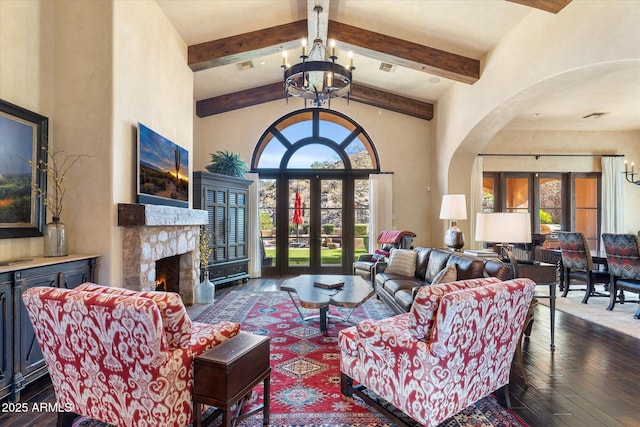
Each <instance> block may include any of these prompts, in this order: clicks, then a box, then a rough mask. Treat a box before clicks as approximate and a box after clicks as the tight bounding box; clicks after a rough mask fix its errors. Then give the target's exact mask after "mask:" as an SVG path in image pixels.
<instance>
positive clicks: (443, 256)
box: [424, 250, 451, 284]
mask: <svg viewBox="0 0 640 427" xmlns="http://www.w3.org/2000/svg"><path fill="white" fill-rule="evenodd" d="M450 256H451V252H445V251H439V250H434V251H431V254H430V255H429V263H428V264H427V272H426V273H425V277H424V279H425V281H426V282H428V283H429V284H430V283H431V282H432V281H433V279H435V277H436V276H437V275H438V273H440V272H441V271H442V270H443V269H444V267H445V266H446V265H447V261H448V260H449V257H450Z"/></svg>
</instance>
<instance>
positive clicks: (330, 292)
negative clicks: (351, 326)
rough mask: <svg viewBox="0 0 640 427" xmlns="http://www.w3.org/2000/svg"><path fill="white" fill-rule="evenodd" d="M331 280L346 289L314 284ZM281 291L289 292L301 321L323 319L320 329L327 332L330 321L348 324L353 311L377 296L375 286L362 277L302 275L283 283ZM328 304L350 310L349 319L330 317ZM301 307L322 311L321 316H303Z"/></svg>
mask: <svg viewBox="0 0 640 427" xmlns="http://www.w3.org/2000/svg"><path fill="white" fill-rule="evenodd" d="M331 281H343V282H344V286H343V287H341V288H338V289H323V288H319V287H316V286H314V282H324V283H328V282H331ZM280 289H282V290H283V291H287V292H288V293H289V297H291V301H293V304H294V305H295V307H296V310H298V313H299V314H300V318H302V320H305V321H307V320H311V319H320V330H321V331H322V332H326V331H327V318H328V317H330V318H332V319H339V320H341V321H343V322H348V323H352V322H350V321H349V319H350V318H351V314H353V311H354V310H355V309H356V308H358V307H359V306H360V305H361V304H362V303H363V302H365V301H366V300H368V299H369V298H371V296H372V295H373V294H374V291H373V287H372V286H371V285H370V284H368V283H367V282H366V281H365V280H364V279H363V278H362V277H360V276H347V275H345V276H342V275H335V274H332V275H320V274H303V275H301V276H297V277H294V278H291V279H287V280H285V281H284V282H282V285H280ZM294 294H296V295H297V296H298V300H299V301H300V305H298V303H297V302H296V299H295V298H294ZM329 305H335V306H338V307H345V308H350V309H351V311H350V312H349V314H348V315H347V317H343V316H335V315H332V314H329ZM300 307H302V308H307V309H316V308H317V309H319V310H320V312H319V314H316V315H312V316H307V317H304V314H302V311H300Z"/></svg>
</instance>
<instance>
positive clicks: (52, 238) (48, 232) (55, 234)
mask: <svg viewBox="0 0 640 427" xmlns="http://www.w3.org/2000/svg"><path fill="white" fill-rule="evenodd" d="M43 253H44V256H46V257H52V256H65V255H67V229H66V226H65V225H64V223H63V222H61V221H60V217H57V216H54V217H53V221H52V222H50V223H47V224H45V225H44V248H43Z"/></svg>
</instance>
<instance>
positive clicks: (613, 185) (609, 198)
mask: <svg viewBox="0 0 640 427" xmlns="http://www.w3.org/2000/svg"><path fill="white" fill-rule="evenodd" d="M600 161H601V164H602V223H601V224H600V227H601V230H602V233H624V178H623V176H622V172H623V171H624V163H623V162H624V161H623V159H622V157H620V156H616V157H614V156H602V157H601V159H600Z"/></svg>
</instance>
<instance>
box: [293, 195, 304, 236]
mask: <svg viewBox="0 0 640 427" xmlns="http://www.w3.org/2000/svg"><path fill="white" fill-rule="evenodd" d="M303 221H304V220H303V218H302V196H301V195H300V192H299V191H296V201H295V203H294V205H293V223H294V224H295V225H296V241H299V239H300V234H299V232H300V230H299V229H298V227H299V226H300V224H302V223H303Z"/></svg>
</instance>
